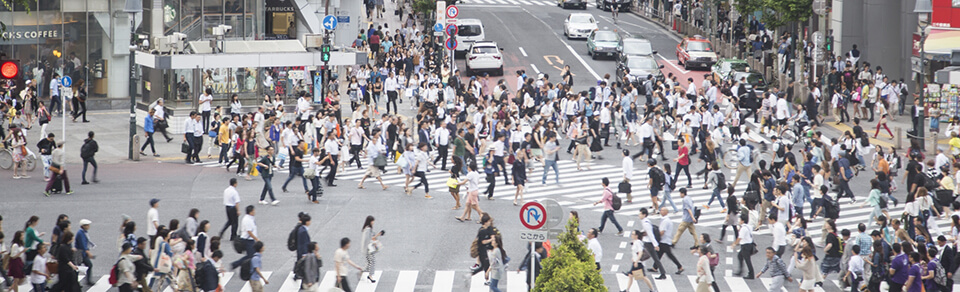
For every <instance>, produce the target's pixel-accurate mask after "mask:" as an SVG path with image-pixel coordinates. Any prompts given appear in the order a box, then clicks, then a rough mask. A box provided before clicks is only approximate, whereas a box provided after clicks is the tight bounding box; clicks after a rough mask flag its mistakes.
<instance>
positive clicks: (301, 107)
mask: <svg viewBox="0 0 960 292" xmlns="http://www.w3.org/2000/svg"><path fill="white" fill-rule="evenodd" d="M310 109H311V107H310V100H309V99H307V95H306V94H301V95H300V97H299V98H297V115H298V116H300V120H301V121H303V122H304V124H306V121H307V120H309V119H310Z"/></svg>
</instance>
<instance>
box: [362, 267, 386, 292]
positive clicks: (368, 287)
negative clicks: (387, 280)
mask: <svg viewBox="0 0 960 292" xmlns="http://www.w3.org/2000/svg"><path fill="white" fill-rule="evenodd" d="M367 275H368V273H367V272H363V273H362V274H361V275H360V283H358V284H357V292H361V291H376V290H377V283H380V275H383V272H381V271H373V276H371V277H370V278H373V280H374V281H377V282H375V283H370V281H369V280H367Z"/></svg>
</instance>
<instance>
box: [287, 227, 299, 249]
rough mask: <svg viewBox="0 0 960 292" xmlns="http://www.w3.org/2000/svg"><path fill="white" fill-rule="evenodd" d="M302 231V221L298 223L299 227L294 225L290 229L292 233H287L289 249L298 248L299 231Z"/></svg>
mask: <svg viewBox="0 0 960 292" xmlns="http://www.w3.org/2000/svg"><path fill="white" fill-rule="evenodd" d="M298 231H300V223H297V227H294V228H293V230H291V231H290V235H287V249H288V250H290V251H296V250H297V232H298Z"/></svg>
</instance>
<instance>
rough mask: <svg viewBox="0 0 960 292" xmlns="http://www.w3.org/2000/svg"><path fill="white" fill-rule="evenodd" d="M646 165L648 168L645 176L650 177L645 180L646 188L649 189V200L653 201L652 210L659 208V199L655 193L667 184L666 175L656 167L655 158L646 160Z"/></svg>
mask: <svg viewBox="0 0 960 292" xmlns="http://www.w3.org/2000/svg"><path fill="white" fill-rule="evenodd" d="M647 166H648V167H649V168H650V169H649V170H647V176H648V177H649V178H650V179H649V180H648V181H647V188H648V189H650V201H651V203H653V210H660V199H659V198H657V195H658V193H659V192H660V191H661V190H663V187H664V185H666V184H667V176H666V175H665V174H664V172H663V170H662V169H660V168H659V167H657V160H656V159H650V160H648V161H647Z"/></svg>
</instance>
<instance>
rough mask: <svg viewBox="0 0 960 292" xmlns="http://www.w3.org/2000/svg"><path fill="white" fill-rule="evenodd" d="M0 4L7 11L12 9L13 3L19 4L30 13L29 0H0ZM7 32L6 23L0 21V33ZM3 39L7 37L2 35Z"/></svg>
mask: <svg viewBox="0 0 960 292" xmlns="http://www.w3.org/2000/svg"><path fill="white" fill-rule="evenodd" d="M0 4H3V7H6V8H7V11H13V6H14V4H19V6H22V7H25V8H26V9H27V13H30V0H0ZM5 32H7V24H6V23H3V21H0V35H3V33H5ZM3 39H4V40H6V39H7V37H3Z"/></svg>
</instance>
